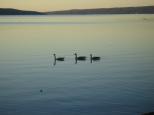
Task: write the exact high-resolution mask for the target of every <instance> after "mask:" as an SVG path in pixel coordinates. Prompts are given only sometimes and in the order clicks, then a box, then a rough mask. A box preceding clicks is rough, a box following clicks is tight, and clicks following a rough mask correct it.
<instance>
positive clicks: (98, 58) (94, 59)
mask: <svg viewBox="0 0 154 115" xmlns="http://www.w3.org/2000/svg"><path fill="white" fill-rule="evenodd" d="M100 59H101V57H96V56H92V54H90V60H91V61H92V60H93V61H97V60H100Z"/></svg>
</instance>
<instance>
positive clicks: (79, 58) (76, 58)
mask: <svg viewBox="0 0 154 115" xmlns="http://www.w3.org/2000/svg"><path fill="white" fill-rule="evenodd" d="M74 55H75V60H86V56H79V57H78V56H77V53H75V54H74Z"/></svg>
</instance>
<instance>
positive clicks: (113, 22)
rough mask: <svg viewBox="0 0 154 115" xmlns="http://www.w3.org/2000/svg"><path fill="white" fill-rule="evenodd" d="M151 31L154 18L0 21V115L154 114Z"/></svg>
mask: <svg viewBox="0 0 154 115" xmlns="http://www.w3.org/2000/svg"><path fill="white" fill-rule="evenodd" d="M153 30H154V15H86V16H81V15H77V16H56V15H55V16H1V17H0V114H2V115H12V114H15V115H34V114H36V115H51V114H53V115H138V114H141V113H143V112H149V111H153V110H154V109H153V108H154V84H153V82H154V52H153V49H154V39H153V37H154V32H153ZM75 52H77V53H78V55H83V56H87V57H88V58H87V61H78V63H77V64H75V59H74V55H73V53H75ZM54 53H56V54H57V56H62V57H63V56H64V57H65V58H66V60H65V61H64V62H57V63H56V65H55V66H54V65H53V63H54V59H53V54H54ZM90 53H92V54H94V55H96V56H100V57H101V58H102V59H101V60H100V61H98V62H93V63H92V64H91V63H90V60H89V57H90ZM40 90H43V92H40Z"/></svg>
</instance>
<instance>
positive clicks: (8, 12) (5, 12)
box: [0, 8, 45, 15]
mask: <svg viewBox="0 0 154 115" xmlns="http://www.w3.org/2000/svg"><path fill="white" fill-rule="evenodd" d="M43 14H45V13H42V12H36V11H24V10H18V9H13V8H0V15H43Z"/></svg>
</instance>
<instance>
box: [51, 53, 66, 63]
mask: <svg viewBox="0 0 154 115" xmlns="http://www.w3.org/2000/svg"><path fill="white" fill-rule="evenodd" d="M53 56H54V63H53V65H56V61H64V59H65V58H64V57H58V58H57V57H56V54H53Z"/></svg>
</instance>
